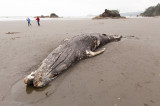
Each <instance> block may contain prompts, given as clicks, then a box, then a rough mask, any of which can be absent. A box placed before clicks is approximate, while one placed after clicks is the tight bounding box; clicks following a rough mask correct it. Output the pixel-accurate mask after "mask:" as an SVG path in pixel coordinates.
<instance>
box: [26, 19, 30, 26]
mask: <svg viewBox="0 0 160 106" xmlns="http://www.w3.org/2000/svg"><path fill="white" fill-rule="evenodd" d="M27 21H28V26H30V25H31V19H30V18H27Z"/></svg>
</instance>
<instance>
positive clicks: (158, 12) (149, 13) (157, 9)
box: [140, 3, 160, 17]
mask: <svg viewBox="0 0 160 106" xmlns="http://www.w3.org/2000/svg"><path fill="white" fill-rule="evenodd" d="M140 15H141V16H144V17H145V16H146V17H153V16H160V3H158V4H157V5H156V6H151V7H148V8H147V9H146V10H145V11H144V12H143V13H141V14H140Z"/></svg>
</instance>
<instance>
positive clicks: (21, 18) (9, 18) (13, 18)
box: [0, 16, 92, 21]
mask: <svg viewBox="0 0 160 106" xmlns="http://www.w3.org/2000/svg"><path fill="white" fill-rule="evenodd" d="M28 17H29V18H30V19H31V20H32V21H33V20H36V18H34V17H33V16H0V21H26V19H27V18H28ZM40 19H41V20H82V19H85V20H90V19H92V18H91V17H81V16H80V17H74V16H73V17H70V16H69V17H63V18H40Z"/></svg>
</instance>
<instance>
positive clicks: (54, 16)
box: [34, 13, 60, 18]
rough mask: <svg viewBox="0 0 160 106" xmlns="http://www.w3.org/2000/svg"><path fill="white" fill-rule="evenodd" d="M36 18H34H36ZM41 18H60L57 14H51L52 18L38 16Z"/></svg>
mask: <svg viewBox="0 0 160 106" xmlns="http://www.w3.org/2000/svg"><path fill="white" fill-rule="evenodd" d="M36 17H37V16H36ZM36 17H34V18H36ZM38 17H39V18H60V17H59V16H58V15H56V14H55V13H51V14H50V16H49V15H47V16H44V15H41V16H38Z"/></svg>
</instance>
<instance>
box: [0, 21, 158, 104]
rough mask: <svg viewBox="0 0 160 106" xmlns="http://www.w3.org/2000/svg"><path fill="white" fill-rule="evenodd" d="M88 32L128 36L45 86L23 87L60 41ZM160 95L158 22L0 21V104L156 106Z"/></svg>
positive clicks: (110, 44) (107, 46)
mask: <svg viewBox="0 0 160 106" xmlns="http://www.w3.org/2000/svg"><path fill="white" fill-rule="evenodd" d="M8 32H16V33H13V34H6V33H8ZM88 32H89V33H90V32H98V33H106V34H118V35H122V36H126V37H127V38H123V39H122V40H121V41H120V42H112V43H109V44H107V45H105V46H104V48H106V51H105V52H104V53H103V54H101V55H98V56H96V57H93V58H89V59H85V60H82V61H80V62H79V63H77V64H76V65H74V66H72V67H71V68H69V69H68V70H67V71H66V72H65V73H63V74H62V75H60V76H59V77H58V78H56V79H55V80H54V81H52V82H51V83H50V84H49V85H48V86H46V87H44V88H39V89H36V88H33V87H32V86H26V85H25V84H24V83H23V78H24V77H25V76H26V75H27V74H29V73H30V72H31V71H33V70H35V69H36V68H37V67H38V65H39V64H40V62H41V61H42V60H43V59H44V58H45V57H46V56H47V55H48V54H49V53H50V52H51V51H52V50H53V49H54V48H56V47H57V46H58V45H59V44H60V42H61V41H62V40H63V39H65V38H71V37H73V36H74V35H77V34H81V33H88ZM133 36H134V37H133ZM159 92H160V18H139V19H115V20H114V19H108V20H84V19H82V20H49V21H47V20H44V21H41V26H40V27H38V26H37V24H36V22H35V21H32V26H30V27H28V26H27V22H26V21H10V22H0V106H51V105H52V106H160V93H159Z"/></svg>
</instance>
